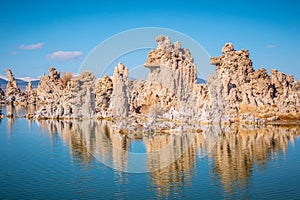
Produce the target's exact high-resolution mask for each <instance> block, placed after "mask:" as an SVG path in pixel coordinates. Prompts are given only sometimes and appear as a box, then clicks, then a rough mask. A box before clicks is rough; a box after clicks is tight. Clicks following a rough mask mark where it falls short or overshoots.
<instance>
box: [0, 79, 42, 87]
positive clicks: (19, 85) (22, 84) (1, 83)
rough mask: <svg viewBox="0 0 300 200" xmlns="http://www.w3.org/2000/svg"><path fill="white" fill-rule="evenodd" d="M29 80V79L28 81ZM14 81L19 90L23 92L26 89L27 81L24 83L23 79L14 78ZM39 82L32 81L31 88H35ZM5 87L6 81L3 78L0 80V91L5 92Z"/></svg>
mask: <svg viewBox="0 0 300 200" xmlns="http://www.w3.org/2000/svg"><path fill="white" fill-rule="evenodd" d="M28 80H30V79H28ZM16 81H17V84H18V87H19V88H20V89H21V90H25V89H26V86H27V85H28V82H29V81H25V80H23V78H16ZM39 82H40V80H34V79H33V80H32V81H31V83H32V87H33V88H36V87H37V86H38V84H39ZM6 85H7V80H6V79H5V78H3V77H1V78H0V86H1V89H2V90H5V89H6Z"/></svg>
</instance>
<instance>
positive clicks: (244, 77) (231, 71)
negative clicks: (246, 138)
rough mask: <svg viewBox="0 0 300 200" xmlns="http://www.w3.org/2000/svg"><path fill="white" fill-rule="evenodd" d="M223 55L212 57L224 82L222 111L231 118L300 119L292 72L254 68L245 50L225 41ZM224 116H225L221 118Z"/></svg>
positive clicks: (295, 84) (212, 61)
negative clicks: (235, 47) (237, 49)
mask: <svg viewBox="0 0 300 200" xmlns="http://www.w3.org/2000/svg"><path fill="white" fill-rule="evenodd" d="M222 52H223V55H221V56H219V57H216V58H211V64H213V65H215V66H216V74H217V75H216V78H217V79H219V80H220V81H221V83H222V86H223V92H222V96H223V97H224V98H225V101H226V102H225V105H226V107H225V114H226V115H227V117H228V118H229V119H230V121H244V122H264V121H275V120H277V119H279V120H287V119H289V120H291V119H293V120H299V119H300V113H299V112H300V104H299V97H300V93H299V90H298V89H296V88H297V84H298V83H295V81H294V78H293V76H291V75H285V74H284V73H282V72H278V71H277V70H271V73H270V75H268V73H267V71H266V69H264V68H261V69H259V70H256V71H255V70H254V69H253V67H252V61H251V59H250V58H249V52H248V51H247V50H239V51H235V50H234V47H233V45H232V44H226V45H225V46H224V47H223V49H222ZM223 119H224V118H223Z"/></svg>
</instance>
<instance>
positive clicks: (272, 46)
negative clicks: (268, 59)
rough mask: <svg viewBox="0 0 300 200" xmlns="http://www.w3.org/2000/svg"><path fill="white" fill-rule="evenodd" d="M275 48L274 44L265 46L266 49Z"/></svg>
mask: <svg viewBox="0 0 300 200" xmlns="http://www.w3.org/2000/svg"><path fill="white" fill-rule="evenodd" d="M276 47H277V46H276V45H274V44H268V45H267V48H276Z"/></svg>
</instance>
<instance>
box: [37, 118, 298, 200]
mask: <svg viewBox="0 0 300 200" xmlns="http://www.w3.org/2000/svg"><path fill="white" fill-rule="evenodd" d="M37 123H38V124H39V125H40V127H41V128H42V129H44V130H48V131H49V133H50V134H51V135H57V134H58V135H60V136H61V138H62V139H63V141H64V143H68V144H69V146H70V153H71V156H72V158H73V159H74V160H76V161H79V162H81V163H84V164H88V163H90V162H92V161H93V160H94V159H95V158H96V159H98V160H100V161H101V162H102V163H110V165H111V167H113V168H114V169H119V170H124V171H126V170H128V168H129V167H130V165H131V163H130V162H132V160H131V157H130V154H131V152H130V151H129V149H130V145H131V142H132V141H134V140H136V139H137V138H135V137H132V136H130V135H126V134H120V133H116V132H115V131H113V129H112V123H111V122H108V121H91V120H86V121H84V120H83V121H51V120H46V121H38V122H37ZM299 130H300V129H299V126H283V125H281V126H274V125H269V126H263V127H251V126H237V125H236V126H224V127H220V126H215V125H214V126H212V125H210V126H209V125H206V126H203V127H202V132H198V133H182V134H179V133H178V134H158V133H155V134H149V135H143V137H142V140H143V142H144V144H145V149H146V155H147V157H146V161H145V162H146V167H147V168H148V170H149V172H150V173H149V178H150V181H151V183H152V184H153V185H154V187H155V188H156V190H157V195H158V196H160V197H167V196H169V195H170V194H172V193H174V192H175V193H178V192H180V190H182V187H181V186H182V185H189V184H191V179H192V177H193V176H194V173H195V170H196V167H197V165H196V162H197V158H199V157H200V158H202V157H204V156H206V155H207V156H208V157H209V168H210V171H211V173H212V175H213V177H214V179H213V181H215V182H217V183H221V185H222V187H223V188H224V191H226V192H227V193H232V192H234V191H235V189H240V188H241V187H242V188H244V189H245V188H247V187H248V185H249V182H250V181H251V173H252V169H253V167H254V166H258V167H261V168H262V169H264V167H265V166H266V164H267V163H268V161H269V160H270V159H271V158H272V157H276V156H277V155H278V154H280V153H284V154H285V153H286V151H287V147H288V144H289V142H292V143H293V142H294V140H295V137H297V136H299V135H300V131H299ZM53 138H54V137H53ZM138 139H139V140H140V139H141V138H140V136H139V138H138ZM167 147H168V148H167ZM170 147H172V148H170ZM170 161H173V162H170ZM118 174H119V175H120V174H121V175H122V174H123V173H122V172H119V173H118ZM121 175H120V178H121V177H122V176H121Z"/></svg>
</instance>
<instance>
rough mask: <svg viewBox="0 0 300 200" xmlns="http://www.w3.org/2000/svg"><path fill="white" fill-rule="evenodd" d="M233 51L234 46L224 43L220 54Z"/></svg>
mask: <svg viewBox="0 0 300 200" xmlns="http://www.w3.org/2000/svg"><path fill="white" fill-rule="evenodd" d="M231 51H234V46H233V44H232V43H226V44H225V45H224V47H223V48H222V53H223V54H226V53H227V52H231Z"/></svg>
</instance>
